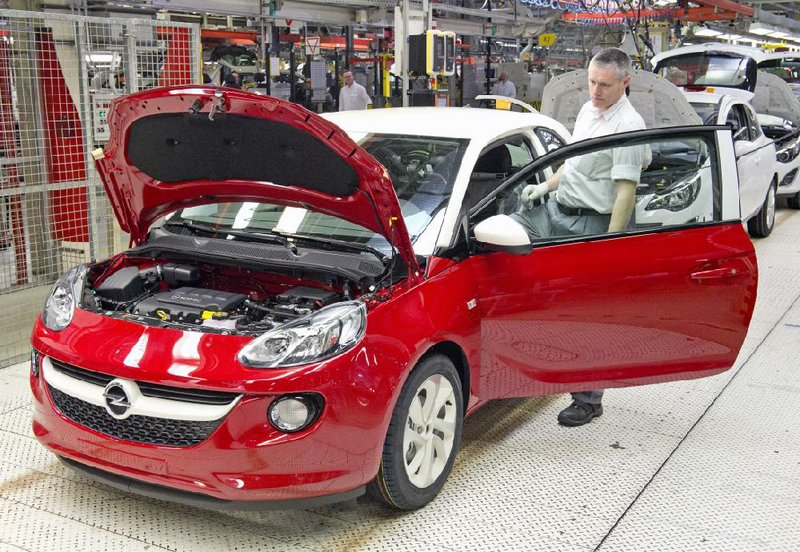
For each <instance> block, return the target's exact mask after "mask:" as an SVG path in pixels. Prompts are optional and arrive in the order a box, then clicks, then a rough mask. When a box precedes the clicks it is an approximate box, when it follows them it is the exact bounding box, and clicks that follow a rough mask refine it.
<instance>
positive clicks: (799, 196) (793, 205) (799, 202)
mask: <svg viewBox="0 0 800 552" xmlns="http://www.w3.org/2000/svg"><path fill="white" fill-rule="evenodd" d="M786 205H788V206H789V208H790V209H800V192H797V193H796V194H794V195H791V196H789V197H788V198H787V199H786Z"/></svg>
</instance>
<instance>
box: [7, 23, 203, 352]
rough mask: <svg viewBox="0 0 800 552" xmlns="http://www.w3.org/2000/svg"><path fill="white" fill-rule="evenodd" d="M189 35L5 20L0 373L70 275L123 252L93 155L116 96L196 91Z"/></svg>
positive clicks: (171, 27) (24, 348)
mask: <svg viewBox="0 0 800 552" xmlns="http://www.w3.org/2000/svg"><path fill="white" fill-rule="evenodd" d="M200 59H201V56H200V31H199V27H198V26H197V25H194V24H185V23H172V22H163V21H155V20H144V19H126V18H102V17H82V16H71V15H56V14H48V13H40V12H28V11H15V10H0V312H2V313H3V316H4V319H5V320H4V326H5V330H4V331H3V332H0V366H7V365H9V364H13V363H15V362H19V361H20V360H24V359H25V358H27V356H28V354H29V352H28V350H29V346H28V336H29V334H30V328H31V326H32V324H33V321H34V320H35V318H36V316H37V315H38V314H39V312H41V309H42V305H43V301H44V298H45V296H46V295H47V293H48V291H49V289H50V286H51V284H52V283H53V282H54V281H55V280H56V279H57V278H58V276H59V275H60V274H62V273H63V272H64V271H65V270H67V269H68V268H70V267H71V266H74V265H75V264H78V263H81V262H84V261H86V260H89V259H102V258H104V257H107V256H109V255H111V254H113V253H114V252H116V251H119V250H121V249H123V248H125V247H126V246H127V237H126V236H123V235H122V234H121V232H120V231H119V229H118V225H117V224H116V221H115V219H114V215H113V212H112V210H111V206H110V204H109V202H108V199H107V197H106V193H105V190H104V188H103V184H102V182H101V181H100V179H99V178H98V176H97V175H96V173H95V171H94V165H93V163H92V160H91V159H92V158H91V151H92V150H93V149H95V148H97V147H102V146H103V145H104V144H105V142H106V141H107V139H108V129H107V127H106V126H105V114H106V110H107V107H108V104H109V102H110V101H111V100H112V99H113V98H114V97H115V96H118V95H121V94H127V93H130V92H135V91H138V90H142V89H146V88H151V87H155V86H168V85H175V84H188V83H192V82H201V81H202V78H201V74H200Z"/></svg>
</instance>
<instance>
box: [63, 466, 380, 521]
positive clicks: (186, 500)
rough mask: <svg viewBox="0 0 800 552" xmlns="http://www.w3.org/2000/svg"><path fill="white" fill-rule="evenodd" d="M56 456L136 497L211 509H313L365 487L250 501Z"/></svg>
mask: <svg viewBox="0 0 800 552" xmlns="http://www.w3.org/2000/svg"><path fill="white" fill-rule="evenodd" d="M58 459H59V460H61V462H63V463H64V464H65V465H66V466H68V467H69V468H71V469H73V470H74V471H76V472H78V473H80V474H82V475H84V476H86V477H88V478H90V479H93V480H95V481H97V482H99V483H103V484H104V485H108V486H110V487H114V488H115V489H119V490H121V491H125V492H130V493H134V494H138V495H140V496H146V497H148V498H155V499H156V500H165V501H168V502H177V503H179V504H185V505H187V506H194V507H197V508H208V509H211V510H290V509H296V508H297V509H299V508H317V507H319V506H325V505H328V504H334V503H337V502H346V501H350V500H355V499H357V498H358V497H360V496H362V495H363V494H364V493H365V491H366V487H364V486H362V487H358V488H356V489H353V490H352V491H347V492H342V493H337V494H331V495H324V496H317V497H311V498H298V499H288V500H273V501H263V502H259V501H254V500H247V501H244V500H241V501H235V500H222V499H219V498H214V497H211V496H207V495H203V494H199V493H190V492H186V491H179V490H177V489H171V488H169V487H163V486H161V485H152V484H150V483H145V482H143V481H138V480H136V479H131V478H128V477H122V476H119V475H114V474H112V473H109V472H106V471H103V470H98V469H96V468H92V467H90V466H87V465H85V464H81V463H80V462H76V461H74V460H70V459H69V458H65V457H63V456H59V457H58Z"/></svg>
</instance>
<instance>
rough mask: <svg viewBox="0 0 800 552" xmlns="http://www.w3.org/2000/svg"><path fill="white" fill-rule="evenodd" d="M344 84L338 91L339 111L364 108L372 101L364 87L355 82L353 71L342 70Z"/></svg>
mask: <svg viewBox="0 0 800 552" xmlns="http://www.w3.org/2000/svg"><path fill="white" fill-rule="evenodd" d="M343 77H344V86H343V87H342V89H341V90H340V91H339V111H354V110H358V109H366V108H367V106H368V105H370V104H371V103H372V99H371V98H370V97H369V94H367V90H366V88H364V87H363V86H361V85H360V84H358V83H357V82H356V79H355V77H354V76H353V72H352V71H350V70H349V69H348V70H347V71H345V72H344V75H343Z"/></svg>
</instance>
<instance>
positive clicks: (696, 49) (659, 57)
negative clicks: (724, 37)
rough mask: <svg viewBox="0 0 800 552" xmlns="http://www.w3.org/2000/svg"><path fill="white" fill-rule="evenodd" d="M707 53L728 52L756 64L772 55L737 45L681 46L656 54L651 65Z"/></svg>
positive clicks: (720, 43) (713, 43)
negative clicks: (751, 60) (687, 55)
mask: <svg viewBox="0 0 800 552" xmlns="http://www.w3.org/2000/svg"><path fill="white" fill-rule="evenodd" d="M706 52H726V53H730V54H737V55H740V56H742V57H749V58H751V59H753V60H754V61H755V62H756V63H761V62H762V61H765V60H767V59H770V58H769V57H767V56H769V55H770V54H767V53H766V52H762V51H761V50H759V49H758V48H753V47H751V46H740V45H737V44H723V43H722V42H707V43H705V44H696V45H693V46H681V47H680V48H675V49H674V50H669V51H667V52H661V53H660V54H656V55H655V56H653V59H652V60H651V63H652V64H653V65H656V64H657V63H660V62H661V61H663V60H665V59H669V58H672V57H675V56H682V55H686V54H702V53H706Z"/></svg>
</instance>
